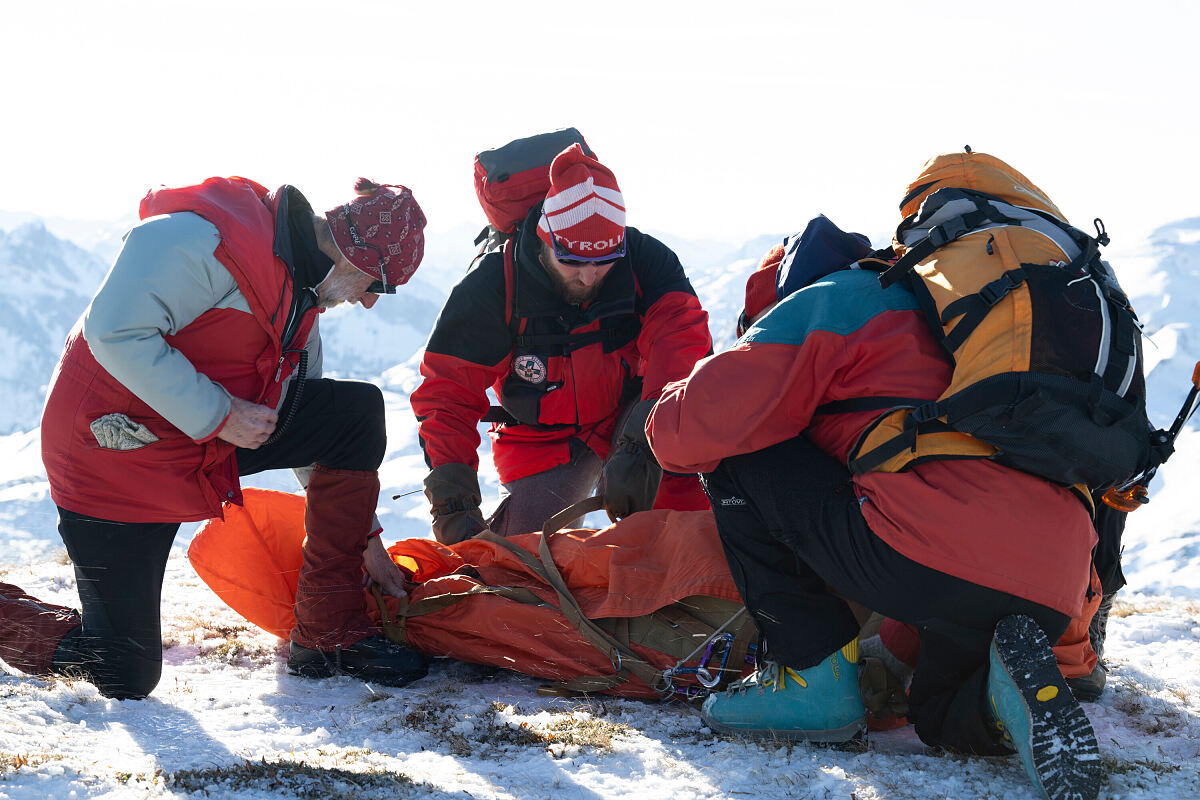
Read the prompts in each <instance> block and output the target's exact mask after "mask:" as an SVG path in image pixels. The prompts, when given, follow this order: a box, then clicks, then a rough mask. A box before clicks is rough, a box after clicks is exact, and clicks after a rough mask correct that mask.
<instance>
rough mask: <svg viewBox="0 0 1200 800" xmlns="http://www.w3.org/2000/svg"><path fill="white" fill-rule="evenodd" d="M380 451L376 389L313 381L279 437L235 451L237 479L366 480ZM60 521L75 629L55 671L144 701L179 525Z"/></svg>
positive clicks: (158, 661) (156, 659)
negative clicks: (327, 475) (79, 619)
mask: <svg viewBox="0 0 1200 800" xmlns="http://www.w3.org/2000/svg"><path fill="white" fill-rule="evenodd" d="M289 401H290V398H289ZM286 407H287V404H286V403H285V408H286ZM386 447H387V434H386V429H385V426H384V409H383V395H382V394H381V393H380V391H379V389H378V387H376V386H374V385H373V384H370V383H363V382H360V381H334V380H329V379H316V380H308V381H305V382H304V386H303V388H302V389H301V390H300V395H299V400H298V402H297V405H296V412H295V414H294V416H293V418H292V421H291V424H290V425H288V427H287V429H286V430H285V431H284V432H283V435H282V436H280V438H279V439H278V440H277V441H275V442H273V443H271V444H269V445H264V446H262V447H260V448H258V449H257V450H244V449H240V448H239V449H238V450H237V461H238V469H239V471H240V472H241V474H243V475H252V474H254V473H256V472H262V471H264V470H268V469H286V468H290V467H305V466H308V465H310V464H321V465H322V466H325V467H329V468H331V469H354V470H364V471H372V470H376V469H378V468H379V465H380V464H381V463H382V462H383V455H384V451H385V450H386ZM130 502H136V499H131V501H130ZM58 514H59V522H58V530H59V534H60V535H61V536H62V540H63V543H64V544H65V545H66V548H67V553H68V555H70V557H71V561H72V562H73V564H74V567H75V579H76V583H77V585H78V588H79V600H80V604H81V612H82V616H83V624H82V626H81V627H80V628H79V629H77V630H75V631H74V632H72V633H70V634H68V635H67V636H66V637H64V639H63V641H62V643H61V644H60V645H59V647H58V651H57V653H56V654H55V657H54V669H55V671H56V672H61V673H64V674H68V675H77V676H81V677H84V678H86V679H88V680H89V681H91V682H92V683H94V684H95V685H96V686H97V688H99V689H100V692H101V693H102V694H104V695H105V696H106V697H114V698H117V699H127V698H141V697H145V696H146V695H148V694H150V692H151V691H153V689H154V687H155V686H157V685H158V680H159V678H160V676H161V674H162V629H161V623H160V619H159V605H160V600H161V593H162V581H163V573H164V571H165V570H166V564H167V557H168V556H169V555H170V552H171V544H172V543H173V542H174V540H175V534H176V533H177V532H178V531H179V524H178V523H174V522H165V523H153V522H152V523H138V522H118V521H114V520H105V519H99V518H97V517H89V516H86V515H84V514H77V513H75V512H73V511H68V510H66V509H63V508H59V510H58Z"/></svg>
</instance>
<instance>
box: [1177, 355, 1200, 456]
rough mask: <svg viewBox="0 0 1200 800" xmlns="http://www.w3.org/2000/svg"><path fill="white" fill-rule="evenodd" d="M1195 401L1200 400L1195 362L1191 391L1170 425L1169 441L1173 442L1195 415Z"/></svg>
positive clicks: (1198, 364)
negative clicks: (1189, 419)
mask: <svg viewBox="0 0 1200 800" xmlns="http://www.w3.org/2000/svg"><path fill="white" fill-rule="evenodd" d="M1197 399H1200V361H1197V362H1196V368H1195V369H1193V370H1192V390H1191V391H1190V392H1188V396H1187V399H1186V400H1184V401H1183V408H1181V409H1179V416H1177V417H1176V418H1175V422H1174V423H1172V425H1171V441H1174V440H1175V437H1176V436H1178V435H1179V432H1180V431H1181V430H1183V426H1184V424H1185V423H1186V422H1187V421H1188V418H1189V417H1191V416H1192V414H1193V413H1195V411H1196V405H1197V403H1196V401H1197Z"/></svg>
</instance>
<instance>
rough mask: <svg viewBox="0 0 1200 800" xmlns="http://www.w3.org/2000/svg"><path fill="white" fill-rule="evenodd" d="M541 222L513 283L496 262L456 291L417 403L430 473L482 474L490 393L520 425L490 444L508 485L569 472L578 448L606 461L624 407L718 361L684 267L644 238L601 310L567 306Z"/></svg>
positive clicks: (631, 239)
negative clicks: (545, 252) (573, 446)
mask: <svg viewBox="0 0 1200 800" xmlns="http://www.w3.org/2000/svg"><path fill="white" fill-rule="evenodd" d="M539 210H540V206H539V207H536V208H534V210H533V211H532V212H531V213H530V216H529V217H527V218H526V222H525V224H524V225H523V226H522V229H521V231H520V232H518V235H517V238H516V240H515V242H513V247H514V255H513V265H512V269H511V270H510V271H509V272H510V274H509V275H508V276H506V270H505V265H504V257H503V256H502V255H501V254H500V253H495V254H490V255H488V256H486V257H485V258H484V259H483V260H482V261H481V262H480V264H479V265H478V266H477V267H476V268H475V269H473V270H471V271H470V272H468V273H467V275H466V277H464V278H463V279H462V281H460V282H459V284H458V285H457V286H455V287H454V290H453V291H452V292H451V294H450V298H449V299H448V300H447V301H446V305H445V307H444V308H443V309H442V312H441V315H440V316H439V317H438V320H437V323H436V324H435V326H434V330H433V332H432V334H431V335H430V338H429V343H428V345H427V346H426V350H425V353H424V355H423V357H422V359H421V375H422V376H423V378H424V380H423V381H422V383H421V385H420V386H418V387H417V389H416V390H415V391H414V392H413V393H412V398H411V402H412V409H413V412H414V413H415V414H416V416H417V419H418V420H419V421H420V438H421V446H422V448H423V449H424V451H425V461H426V462H427V464H428V465H429V467H430V468H434V467H439V466H441V465H443V464H452V463H461V464H467V465H468V466H470V467H472V468H478V466H479V456H478V454H477V453H476V450H477V448H478V447H479V435H478V433H477V426H478V424H479V422H480V420H482V419H483V418H484V415H485V414H486V413H487V412H488V409H489V406H490V402H489V400H488V395H487V392H488V389H489V388H490V389H492V390H493V391H494V392H495V394H496V396H497V397H498V398H499V399H500V404H501V406H502V407H503V408H504V410H505V411H506V412H508V414H509V415H511V417H512V419H511V420H510V421H508V422H505V423H498V424H496V425H493V427H492V430H491V432H490V435H491V437H492V439H493V444H492V453H493V456H494V458H495V462H496V469H497V470H498V471H499V473H500V480H501V481H502V482H504V483H509V482H511V481H514V480H517V479H518V478H523V477H525V476H527V475H532V474H534V473H537V472H542V471H544V470H547V469H549V468H551V467H554V466H557V465H559V464H565V463H566V462H567V461H568V460H569V458H570V456H569V452H568V445H567V442H568V440H569V439H571V438H579V439H581V440H583V441H584V442H586V443H587V445H588V446H589V447H590V448H591V449H592V450H593V451H595V452H596V454H597V455H599V456H600V457H601V458H606V457H607V456H608V451H609V447H610V444H611V439H612V435H613V429H614V427H615V425H616V419H617V416H618V415H619V413H620V411H621V409H622V407H623V405H624V404H626V403H629V402H632V401H635V400H639V399H644V398H652V397H658V395H659V393H660V391H661V390H662V387H663V386H664V385H665V384H666V383H667V382H669V381H672V380H677V379H679V378H682V377H683V376H685V375H687V374H688V372H690V371H691V368H692V365H693V364H695V363H696V361H697V360H698V359H700V358H701V357H703V356H704V355H706V354H707V353H709V352H711V350H712V339H711V337H710V335H709V332H708V315H707V314H706V313H705V311H704V310H703V309H702V308H701V307H700V301H699V300H698V299H697V298H696V294H695V292H694V291H693V289H692V286H691V284H690V283H689V282H688V279H687V276H686V275H684V272H683V267H682V266H681V265H680V263H679V259H678V258H677V257H676V256H675V254H674V253H672V252H671V251H670V249H668V248H667V247H666V246H665V245H664V244H662V243H661V242H659V241H658V240H656V239H654V238H653V237H651V236H647V235H645V234H642V233H641V232H639V231H637V230H636V229H634V228H628V229H627V242H628V252H627V254H626V256H625V257H624V258H621V259H620V260H619V261H617V263H616V264H614V265H613V267H612V269H611V271H610V272H609V273H608V275H607V277H606V278H605V281H604V284H603V285H602V286H601V289H600V291H599V293H598V294H597V296H596V297H595V299H593V300H592V301H591V302H590V303H588V304H587V306H586V307H582V308H581V307H579V306H573V305H570V304H568V303H566V302H565V301H564V300H562V298H561V297H560V296H559V294H558V292H557V290H556V289H555V288H554V286H553V285H552V284H551V282H550V280H549V278H548V276H547V275H546V273H545V271H544V270H543V268H542V267H541V264H540V262H539V261H538V250H539V242H540V240H539V239H538V238H537V237H536V236H534V235H533V234H532V233H531V231H532V230H533V228H534V226H535V225H536V223H537V216H536V215H537V213H539ZM527 231H528V232H530V233H527ZM514 320H516V321H517V324H514ZM514 328H518V329H519V330H515V329H514ZM524 337H528V339H526V338H524ZM554 337H558V339H559V341H557V342H555V341H550V340H551V339H553V338H554ZM530 340H533V341H530Z"/></svg>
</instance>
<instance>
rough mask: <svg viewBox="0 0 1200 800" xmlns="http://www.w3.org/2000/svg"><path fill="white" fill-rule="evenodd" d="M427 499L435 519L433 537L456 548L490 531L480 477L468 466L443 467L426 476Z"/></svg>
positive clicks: (446, 465)
mask: <svg viewBox="0 0 1200 800" xmlns="http://www.w3.org/2000/svg"><path fill="white" fill-rule="evenodd" d="M425 496H426V497H427V498H429V505H430V509H429V513H430V514H432V515H433V537H434V538H435V539H437V540H438V541H439V542H441V543H442V544H457V543H458V542H461V541H463V540H464V539H470V538H471V537H472V536H474V535H475V534H477V533H479V532H480V531H482V530H485V529H486V528H487V525H486V524H484V521H483V513H482V512H481V511H480V510H479V503H480V501H481V500H482V499H483V496H482V493H481V492H480V491H479V476H478V475H477V474H476V472H475V470H473V469H471V468H470V467H468V466H467V465H466V464H443V465H442V466H440V467H435V468H434V469H433V470H432V471H431V472H430V473H429V474H428V475H426V476H425Z"/></svg>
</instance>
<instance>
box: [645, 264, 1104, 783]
mask: <svg viewBox="0 0 1200 800" xmlns="http://www.w3.org/2000/svg"><path fill="white" fill-rule="evenodd" d="M782 256H783V252H782V250H781V249H779V248H777V249H776V250H775V251H773V253H772V254H769V255H768V259H772V258H773V259H776V260H778V259H781V258H782ZM950 375H951V367H950V364H949V362H948V360H947V358H946V356H945V354H944V353H943V352H942V350H941V348H940V346H939V345H938V343H937V342H936V341H935V340H934V338H933V335H932V334H931V332H930V330H929V328H928V326H927V324H926V322H925V320H924V318H923V314H922V312H921V310H920V309H919V307H918V304H917V302H916V300H915V298H914V296H913V295H912V294H911V293H910V292H909V291H908V290H907V289H905V288H903V287H901V286H899V285H895V286H892V287H890V288H887V289H882V288H881V287H880V283H879V280H878V276H877V275H876V274H875V273H873V272H868V271H862V270H841V271H835V272H833V273H832V274H829V275H827V276H825V277H823V278H822V279H821V280H820V282H817V283H812V284H811V285H808V286H807V287H806V288H803V289H801V290H799V291H797V292H795V293H794V294H791V295H790V296H788V297H786V298H785V299H783V300H782V301H780V302H779V304H778V305H777V306H775V307H774V309H773V310H771V311H770V313H769V314H767V315H766V316H765V317H763V318H761V319H760V320H758V322H757V323H755V324H754V325H752V326H751V327H750V329H749V330H748V331H747V332H746V333H745V335H744V336H743V337H742V338H741V339H740V340H739V342H738V343H737V344H736V345H735V346H734V347H733V348H732V349H731V350H729V351H726V352H723V353H720V354H717V355H715V356H712V357H710V358H708V359H706V360H704V361H702V362H700V364H698V365H697V367H696V369H695V370H694V371H693V373H692V374H691V376H690V377H688V378H687V379H685V380H682V381H679V382H676V383H673V384H670V385H668V386H667V387H666V388H665V389H664V392H663V396H662V398H661V399H660V400H659V402H658V403H657V405H656V406H655V407H654V409H653V411H652V413H651V416H650V420H649V426H648V434H649V439H650V444H651V446H652V447H653V450H654V452H655V455H656V456H657V457H658V459H659V460H660V461H661V462H662V464H663V466H664V469H672V470H679V471H698V472H701V473H703V483H704V486H705V489H706V491H707V493H708V496H709V499H710V502H711V503H712V508H713V512H714V514H715V515H716V519H717V526H718V530H719V532H720V536H721V541H722V544H723V546H724V548H725V552H726V557H727V559H728V561H729V564H730V567H731V570H732V573H733V576H734V580H735V581H736V583H737V585H738V589H739V591H740V592H741V594H742V598H743V599H744V601H745V603H746V605H747V607H748V609H749V610H750V612H751V613H752V615H753V617H754V619H755V622H756V623H757V625H758V628H759V630H760V632H761V634H762V636H763V639H764V645H765V660H764V662H763V663H762V664H761V666H760V669H759V670H758V671H757V672H756V673H755V674H754V675H752V676H750V677H749V678H747V679H744V680H743V681H741V682H739V683H738V684H735V685H734V686H733V687H732V688H731V689H730V690H729V691H727V692H724V693H722V694H719V695H714V696H712V697H710V698H709V700H708V701H707V702H706V704H705V707H704V713H705V716H706V719H707V720H708V721H709V723H710V724H711V725H712V726H713V727H714V728H717V729H727V730H740V731H746V732H752V733H768V732H769V734H770V735H774V736H784V737H795V738H805V739H812V740H818V741H842V740H846V739H850V738H853V737H855V736H858V735H859V734H860V732H861V731H863V730H864V728H865V720H864V715H863V708H862V704H861V701H860V698H859V688H858V682H857V669H856V662H857V661H858V643H857V638H856V637H857V632H858V624H857V622H856V620H855V617H854V616H853V614H852V613H851V610H850V608H849V607H848V606H847V603H846V602H845V600H843V599H842V598H843V597H844V598H849V599H851V600H854V601H856V602H858V603H861V604H862V605H864V606H866V607H868V608H871V609H874V610H876V611H879V612H882V613H884V614H885V615H887V616H889V617H892V618H895V619H899V620H902V621H904V622H907V623H910V624H912V625H915V626H916V627H917V628H918V629H919V630H920V635H921V653H920V662H919V664H918V666H917V668H916V672H915V676H914V678H913V682H912V687H911V692H910V697H909V701H910V707H911V713H910V715H909V719H910V720H911V721H912V722H913V723H914V724H915V726H916V730H917V733H918V735H919V736H920V738H921V739H922V741H924V742H926V743H928V744H931V745H937V746H943V747H948V748H952V749H955V750H960V751H966V752H971V753H978V754H1003V753H1011V752H1012V746H1013V745H1014V744H1015V745H1016V747H1017V749H1019V750H1020V751H1021V752H1022V755H1023V756H1027V759H1026V760H1027V767H1028V768H1029V769H1030V770H1031V774H1034V773H1036V774H1035V779H1038V780H1041V777H1042V776H1046V775H1050V773H1052V772H1053V771H1054V770H1060V771H1061V772H1062V773H1063V774H1064V775H1065V776H1066V777H1065V778H1063V779H1064V780H1072V781H1074V782H1075V784H1082V785H1084V786H1085V787H1090V786H1096V787H1098V780H1099V777H1098V766H1097V764H1098V761H1097V760H1095V759H1096V749H1095V748H1096V743H1095V739H1094V736H1093V735H1092V733H1091V728H1090V725H1089V724H1088V722H1087V719H1086V716H1084V714H1083V711H1082V710H1081V709H1080V708H1079V706H1078V705H1077V704H1076V703H1075V701H1074V700H1073V698H1072V697H1071V693H1070V692H1069V691H1068V690H1067V689H1066V687H1065V685H1064V684H1063V681H1062V678H1061V675H1060V674H1059V672H1058V669H1057V667H1056V664H1055V661H1054V657H1053V654H1052V652H1051V650H1050V646H1049V643H1048V640H1049V641H1054V640H1057V638H1058V637H1059V636H1060V635H1061V634H1062V633H1063V631H1064V630H1065V629H1066V627H1067V624H1068V621H1069V620H1070V618H1071V617H1072V616H1073V615H1075V614H1077V613H1078V612H1079V611H1080V608H1081V606H1082V603H1083V601H1084V596H1085V592H1086V591H1087V585H1088V560H1089V557H1090V552H1091V549H1092V546H1093V544H1094V543H1095V533H1094V532H1093V530H1092V526H1091V523H1090V520H1089V517H1088V512H1087V510H1086V509H1085V507H1084V506H1083V504H1082V503H1081V502H1080V501H1079V499H1077V498H1076V497H1075V496H1074V495H1073V493H1072V492H1071V491H1070V490H1068V489H1066V488H1063V487H1061V486H1058V485H1054V484H1051V483H1049V482H1047V481H1045V480H1042V479H1041V478H1038V477H1035V476H1032V475H1029V474H1026V473H1023V472H1019V471H1016V470H1013V469H1010V468H1007V467H1004V466H1001V465H999V464H996V463H994V462H992V461H988V460H982V459H972V460H932V461H927V462H924V463H919V464H916V465H915V466H912V467H911V468H910V469H908V470H906V471H903V472H896V473H878V472H870V473H866V474H863V475H857V476H852V475H851V474H850V472H849V471H848V470H847V468H846V466H845V464H846V460H847V455H848V453H849V452H850V450H851V448H852V447H853V446H854V444H855V442H856V441H857V440H858V438H859V436H860V434H861V433H862V432H863V430H864V428H865V427H866V426H867V425H868V424H870V423H871V422H872V421H873V420H874V419H875V418H876V417H877V416H878V414H879V412H878V411H859V412H852V413H823V412H824V411H825V409H823V408H822V406H824V405H825V404H827V403H833V402H838V401H844V400H847V399H850V398H861V397H878V396H891V397H912V398H922V397H924V398H937V397H938V396H939V395H940V394H941V393H942V391H943V390H944V389H945V388H946V386H947V385H948V383H949V379H950ZM730 387H738V392H739V394H740V395H741V396H742V397H744V398H752V401H750V400H747V401H745V402H733V403H730V402H725V399H726V398H727V397H728V395H729V390H730ZM830 587H832V590H833V591H831V590H830ZM835 592H836V593H835ZM1026 706H1040V707H1041V708H1042V709H1043V710H1044V711H1045V712H1049V714H1048V715H1046V718H1049V719H1052V720H1054V721H1055V723H1056V725H1055V727H1054V728H1053V730H1052V731H1051V732H1050V733H1057V734H1063V737H1064V738H1063V739H1062V742H1061V743H1062V745H1063V748H1062V750H1061V752H1058V753H1056V754H1049V753H1047V752H1046V748H1047V747H1048V746H1049V745H1048V741H1049V740H1048V739H1047V736H1049V735H1050V734H1049V733H1047V730H1046V729H1045V728H1040V729H1038V730H1030V729H1028V727H1026V728H1024V729H1021V724H1020V720H1022V719H1026V720H1027V715H1025V714H1024V713H1023V712H1024V708H1025V707H1026ZM1014 721H1015V722H1014ZM1002 722H1003V723H1008V730H1004V729H1003V728H1002V727H1001V726H1000V725H999V724H998V723H1002ZM1014 728H1018V729H1014ZM1073 737H1074V738H1073ZM1058 779H1059V778H1058V777H1054V776H1051V777H1047V778H1046V780H1047V781H1050V782H1053V781H1055V780H1058ZM1051 796H1057V795H1051ZM1082 796H1086V795H1082ZM1092 796H1094V792H1093V793H1092Z"/></svg>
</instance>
